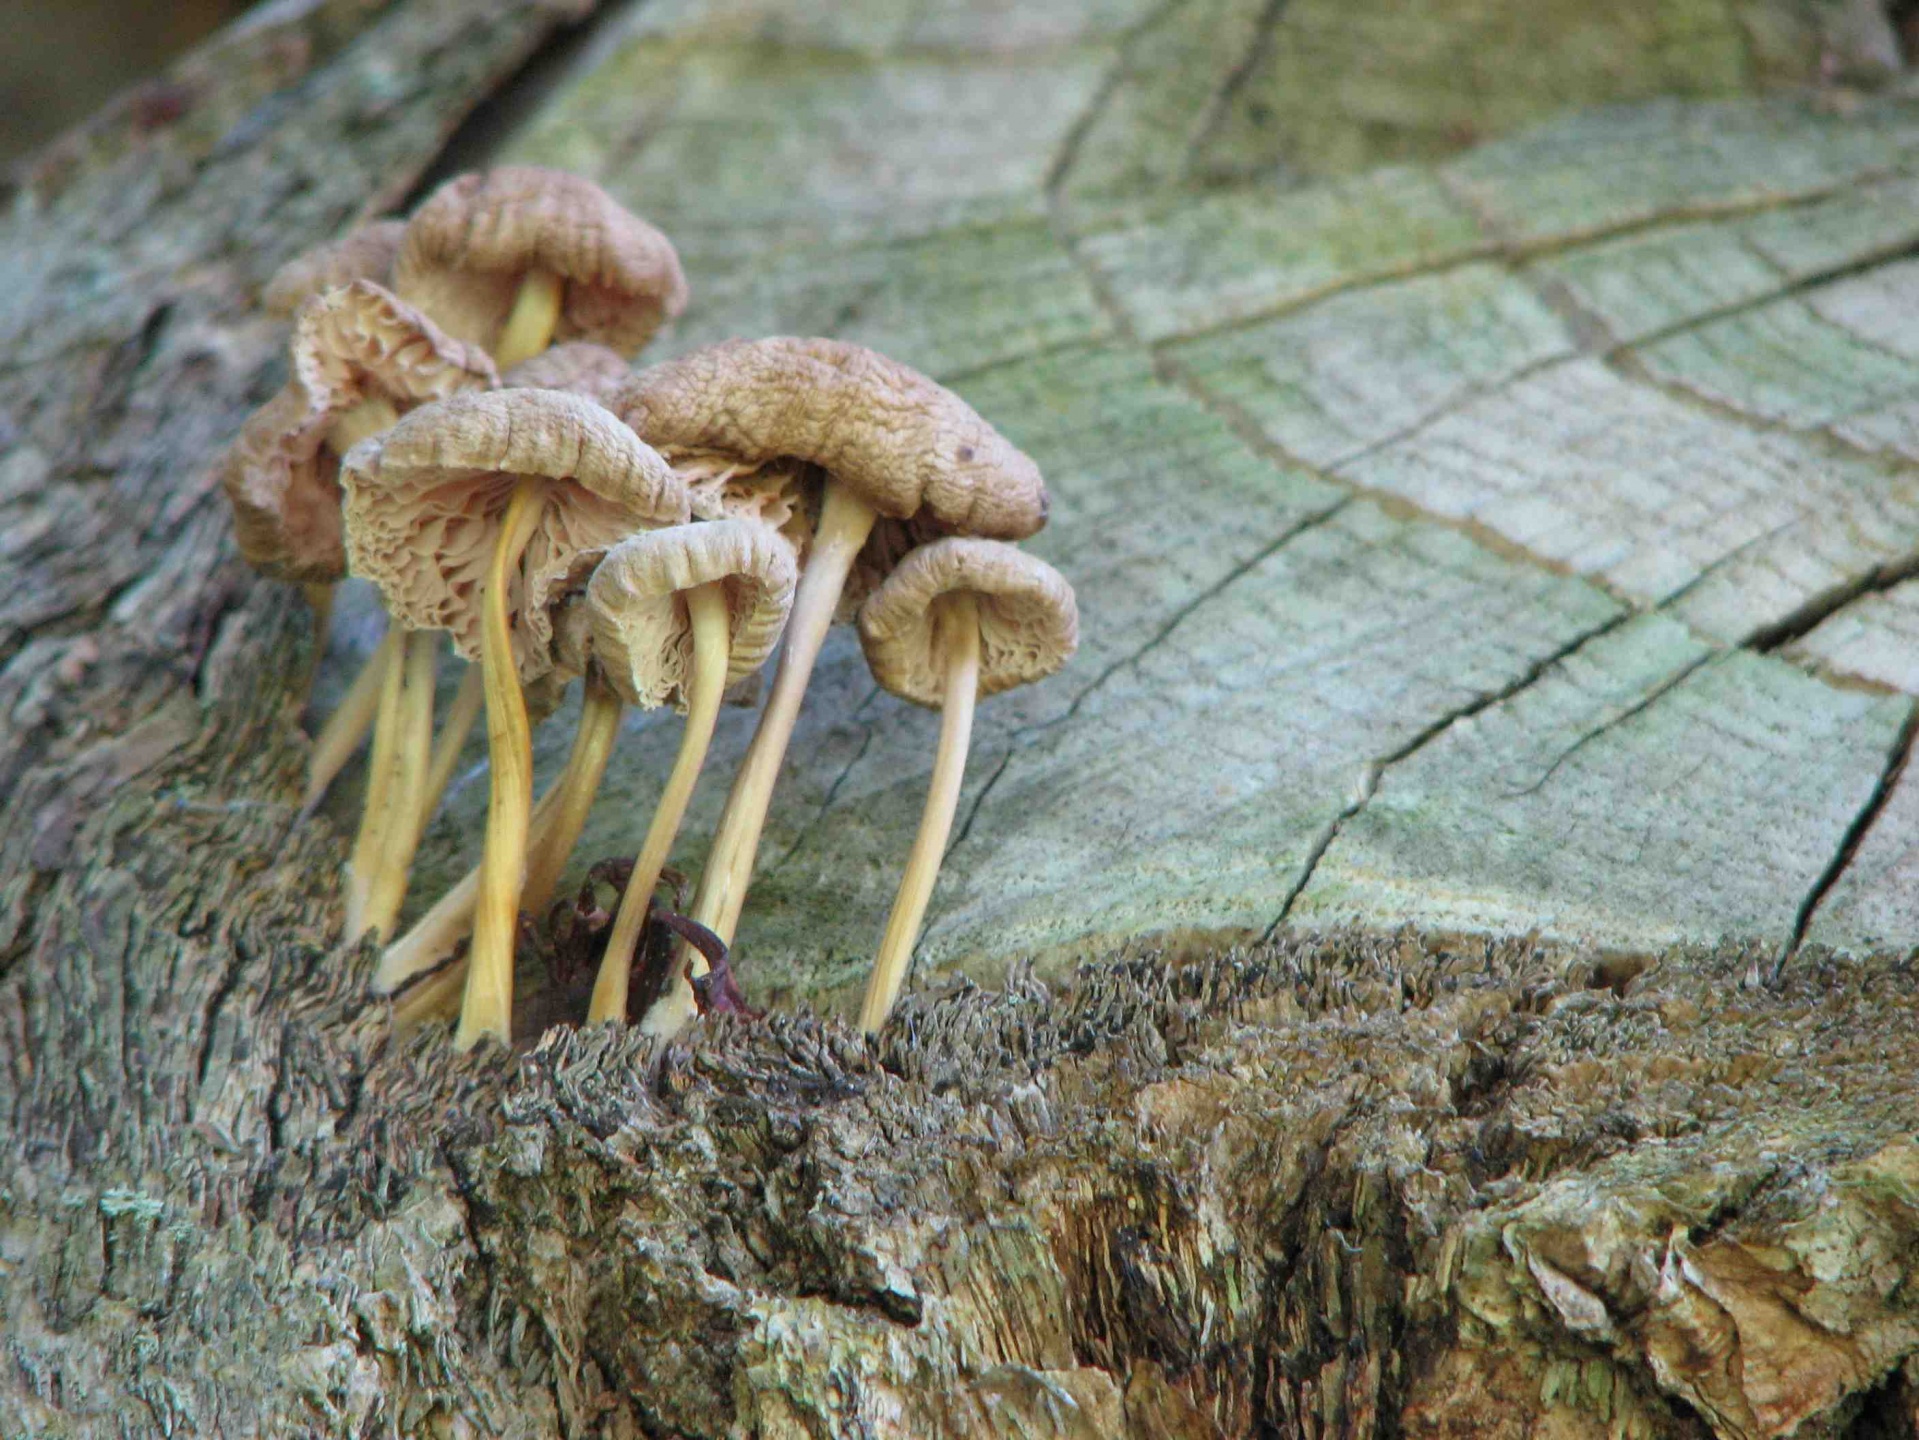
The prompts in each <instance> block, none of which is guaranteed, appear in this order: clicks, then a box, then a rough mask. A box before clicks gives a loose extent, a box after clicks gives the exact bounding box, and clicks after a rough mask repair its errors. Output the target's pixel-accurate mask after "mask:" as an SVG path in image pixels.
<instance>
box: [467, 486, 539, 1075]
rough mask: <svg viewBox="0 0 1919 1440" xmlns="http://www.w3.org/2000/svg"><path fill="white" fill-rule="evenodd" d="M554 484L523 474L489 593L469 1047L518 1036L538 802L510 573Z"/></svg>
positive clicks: (483, 641)
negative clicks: (516, 948) (521, 948)
mask: <svg viewBox="0 0 1919 1440" xmlns="http://www.w3.org/2000/svg"><path fill="white" fill-rule="evenodd" d="M545 490H546V487H545V486H544V485H542V484H541V483H540V481H538V480H536V479H533V478H530V477H528V478H523V479H522V480H521V481H520V483H519V485H518V486H517V487H516V488H515V489H514V491H513V499H512V500H511V502H509V503H508V505H507V507H506V514H505V516H504V517H503V518H502V520H501V522H500V538H499V540H498V541H497V542H496V543H495V544H494V546H493V563H492V565H491V567H490V568H489V569H488V572H487V579H486V589H485V592H484V594H483V595H482V597H481V606H482V615H481V628H480V664H481V667H482V680H483V683H484V685H485V687H486V734H487V749H488V754H489V756H490V758H491V764H492V780H493V789H492V794H491V796H490V797H489V799H488V802H487V812H486V848H485V851H484V853H483V855H482V857H481V860H480V893H479V898H478V900H477V901H476V902H475V905H474V911H473V948H472V950H471V951H469V952H468V963H467V972H466V995H465V998H464V999H463V1000H462V1002H461V1005H460V1028H459V1030H458V1031H457V1032H456V1033H455V1035H454V1038H453V1043H454V1044H455V1045H457V1046H458V1047H459V1048H460V1049H462V1050H465V1049H467V1048H469V1047H471V1046H473V1045H476V1044H478V1043H479V1041H480V1039H481V1037H482V1036H487V1035H491V1036H492V1037H493V1038H494V1039H496V1040H498V1041H500V1043H501V1044H508V1043H510V1042H511V1041H512V1038H513V942H514V939H515V932H516V931H517V929H518V927H519V915H520V889H521V886H522V885H523V884H524V883H525V881H526V831H527V819H528V812H529V811H531V810H532V808H533V736H532V729H531V727H530V726H529V725H528V723H527V718H526V696H525V695H524V694H523V693H522V691H521V689H520V676H519V670H518V668H517V667H516V666H515V664H514V661H513V635H512V632H511V630H510V629H508V626H507V613H506V593H507V581H508V577H509V576H510V574H511V573H512V571H513V568H514V566H516V565H517V564H518V563H519V559H520V554H521V552H522V551H523V550H525V549H526V546H527V542H528V541H529V540H531V539H532V537H533V531H534V529H535V528H536V527H537V526H538V524H539V522H540V511H541V507H542V505H543V504H544V502H545Z"/></svg>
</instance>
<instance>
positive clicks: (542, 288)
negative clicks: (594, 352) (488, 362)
mask: <svg viewBox="0 0 1919 1440" xmlns="http://www.w3.org/2000/svg"><path fill="white" fill-rule="evenodd" d="M564 284H565V282H564V281H562V280H561V279H560V277H559V276H558V275H555V274H554V273H553V272H552V271H551V270H538V269H535V270H529V271H527V272H526V274H525V276H524V277H522V278H521V280H520V291H519V293H518V294H517V295H515V296H514V297H513V309H512V310H511V311H510V312H509V313H508V315H507V317H506V324H505V325H504V326H502V327H501V329H500V339H499V343H498V344H496V345H495V346H494V347H493V362H494V364H496V365H498V366H499V367H500V369H501V370H502V371H506V370H510V369H512V368H513V367H514V366H515V365H518V364H519V363H520V362H521V361H522V360H531V359H532V358H533V357H534V356H535V355H538V354H539V353H540V352H541V351H542V350H544V349H546V347H547V346H548V345H550V344H552V343H553V332H554V330H555V329H556V328H557V327H558V326H559V323H560V292H561V290H562V288H563V286H564Z"/></svg>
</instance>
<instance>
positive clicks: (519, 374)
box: [501, 340, 633, 405]
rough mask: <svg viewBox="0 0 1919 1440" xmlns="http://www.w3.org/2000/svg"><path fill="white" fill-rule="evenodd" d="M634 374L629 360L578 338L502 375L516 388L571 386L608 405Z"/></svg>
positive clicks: (560, 388)
mask: <svg viewBox="0 0 1919 1440" xmlns="http://www.w3.org/2000/svg"><path fill="white" fill-rule="evenodd" d="M632 378H633V367H632V366H630V365H628V364H627V363H626V360H625V359H624V358H623V357H622V356H620V355H618V354H616V353H614V352H613V351H611V350H609V349H607V348H606V346H604V345H595V344H594V343H593V342H592V341H590V340H574V341H572V342H570V343H568V344H565V345H555V346H552V347H551V348H549V349H546V350H542V351H541V352H540V353H539V354H538V355H535V356H534V357H533V358H532V359H531V360H523V361H521V362H520V363H519V364H518V365H515V366H514V367H513V368H512V369H511V370H509V371H507V372H506V374H505V375H503V376H502V377H501V382H502V383H503V384H505V385H508V386H510V387H512V388H513V389H516V390H571V391H572V392H573V393H574V394H575V395H584V396H586V397H587V398H588V399H589V400H597V401H598V402H599V403H600V404H602V405H607V404H608V402H610V401H611V400H612V398H613V397H614V396H615V395H616V394H618V393H619V391H620V390H621V389H622V388H624V387H625V385H626V382H627V381H628V380H631V379H632Z"/></svg>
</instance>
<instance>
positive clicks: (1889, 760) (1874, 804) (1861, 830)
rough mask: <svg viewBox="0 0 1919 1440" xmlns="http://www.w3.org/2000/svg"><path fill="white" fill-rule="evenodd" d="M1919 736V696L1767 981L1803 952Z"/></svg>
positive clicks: (1756, 978)
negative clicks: (1822, 908)
mask: <svg viewBox="0 0 1919 1440" xmlns="http://www.w3.org/2000/svg"><path fill="white" fill-rule="evenodd" d="M1916 736H1919V700H1913V701H1910V702H1908V704H1907V706H1906V718H1905V721H1904V723H1903V724H1901V725H1900V727H1899V733H1898V734H1897V735H1896V736H1894V737H1893V742H1892V745H1891V747H1890V748H1889V749H1888V750H1887V752H1886V762H1885V766H1884V768H1883V769H1881V771H1880V772H1879V779H1878V781H1877V782H1876V783H1875V784H1874V785H1873V787H1872V793H1871V794H1869V795H1868V796H1866V800H1865V803H1864V804H1863V805H1861V806H1860V807H1859V811H1858V813H1857V814H1856V815H1854V816H1853V818H1852V823H1851V824H1850V825H1848V826H1847V827H1846V833H1845V834H1844V835H1843V836H1841V837H1840V841H1839V848H1838V849H1837V850H1835V851H1834V852H1833V856H1832V859H1831V861H1830V862H1828V863H1827V865H1826V868H1825V869H1824V870H1823V871H1821V872H1820V874H1819V878H1818V879H1817V880H1815V881H1814V882H1813V885H1812V888H1811V889H1810V890H1808V891H1807V892H1806V896H1805V899H1803V900H1801V901H1800V902H1799V909H1798V912H1797V913H1796V915H1795V916H1794V918H1793V924H1792V934H1791V935H1790V936H1789V937H1787V939H1786V942H1785V943H1784V944H1783V945H1781V946H1780V947H1779V950H1778V953H1777V954H1776V955H1775V956H1774V957H1773V961H1772V964H1771V966H1770V967H1769V968H1768V969H1767V970H1766V972H1765V974H1764V976H1763V983H1764V984H1765V985H1767V986H1769V987H1777V986H1778V985H1779V984H1780V982H1781V980H1782V979H1783V978H1784V975H1785V970H1786V966H1787V965H1789V964H1790V963H1791V962H1792V960H1793V959H1794V958H1795V957H1796V956H1797V955H1798V954H1799V951H1800V950H1801V949H1802V948H1803V947H1804V945H1805V943H1806V933H1807V932H1808V931H1809V930H1810V929H1811V928H1812V922H1813V917H1814V916H1815V915H1817V914H1818V912H1819V907H1820V905H1821V904H1822V903H1823V902H1824V901H1825V898H1826V896H1827V894H1828V893H1829V892H1830V891H1831V890H1832V887H1833V886H1834V885H1836V884H1838V883H1839V877H1840V876H1842V875H1844V874H1845V873H1846V870H1847V868H1848V867H1849V866H1851V864H1852V862H1853V858H1854V857H1855V856H1856V855H1858V853H1859V847H1860V846H1861V845H1863V844H1864V843H1865V840H1866V836H1867V835H1869V834H1870V833H1871V832H1872V827H1873V824H1874V823H1875V822H1876V821H1877V820H1878V819H1879V814H1880V812H1881V811H1883V810H1884V809H1885V808H1886V802H1887V801H1889V800H1890V799H1891V798H1892V794H1893V791H1895V790H1896V789H1898V787H1899V781H1900V778H1901V777H1902V776H1903V775H1904V774H1905V773H1906V766H1907V765H1908V764H1909V763H1910V762H1911V760H1912V752H1913V743H1914V738H1915V737H1916ZM1746 979H1747V983H1748V984H1756V983H1761V981H1762V977H1761V976H1760V975H1759V965H1758V962H1757V961H1755V962H1754V965H1753V968H1752V971H1751V972H1749V973H1748V975H1747V977H1746Z"/></svg>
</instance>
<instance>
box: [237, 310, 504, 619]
mask: <svg viewBox="0 0 1919 1440" xmlns="http://www.w3.org/2000/svg"><path fill="white" fill-rule="evenodd" d="M291 360H292V368H293V376H292V378H291V379H290V380H289V381H288V383H287V386H286V388H285V389H284V390H282V391H281V392H280V393H279V394H278V395H276V396H274V397H273V399H271V400H270V401H268V402H267V403H266V404H265V405H263V406H262V407H261V408H260V409H259V410H257V411H255V412H254V413H253V415H252V417H251V418H249V419H248V421H247V422H246V424H245V425H244V426H242V427H241V430H240V435H239V438H238V439H237V440H236V441H235V442H234V444H233V447H232V448H231V449H230V450H229V451H228V452H227V458H226V463H225V467H224V470H223V472H222V475H221V482H222V484H223V485H224V486H225V488H226V492H227V498H228V499H229V500H230V501H231V502H232V504H233V516H234V531H235V533H236V535H237V536H238V537H239V541H240V552H241V554H242V555H244V556H245V557H246V559H247V561H248V563H249V564H251V565H252V566H253V567H254V568H255V569H256V570H259V571H260V572H262V573H263V574H266V575H271V576H273V577H275V578H276V579H281V580H292V581H302V582H304V581H330V580H338V579H339V578H340V577H341V575H343V574H344V573H345V572H346V551H345V549H344V546H343V544H342V537H341V530H340V483H339V469H340V457H339V456H337V455H335V454H334V453H333V451H332V450H331V449H330V448H329V447H328V445H327V431H328V430H329V429H330V428H331V427H332V425H333V422H334V421H335V420H337V419H339V418H340V417H341V416H342V415H344V414H346V412H347V411H349V410H351V409H353V407H354V406H356V405H358V404H360V403H361V402H362V401H365V400H371V399H383V400H387V401H389V402H391V403H392V405H393V407H394V408H395V409H396V410H399V411H402V412H404V411H406V410H409V409H411V408H413V407H414V406H415V405H418V404H421V403H423V402H426V401H431V400H438V399H442V398H444V397H445V396H448V395H452V394H456V393H458V392H459V391H462V390H471V389H476V388H481V387H489V386H492V385H495V384H497V383H498V377H497V376H496V375H495V374H494V371H493V362H492V361H491V360H490V359H488V358H487V356H486V353H485V352H484V351H481V350H478V349H475V348H474V347H472V346H469V345H462V344H461V343H460V342H459V341H457V340H453V339H450V338H448V337H447V336H446V335H445V334H443V333H442V332H441V331H440V330H439V328H438V327H437V326H435V325H434V324H433V322H432V321H430V320H428V319H427V318H426V317H425V316H424V315H422V314H420V313H419V312H418V311H416V310H414V309H413V308H412V307H411V306H409V305H407V304H406V303H405V302H403V301H401V300H400V299H398V298H397V297H396V296H394V295H393V294H392V293H391V292H389V291H387V290H385V289H383V288H382V287H380V286H379V285H376V284H374V283H373V282H372V281H370V280H355V281H352V282H351V283H349V284H346V285H341V286H336V287H335V288H333V289H331V290H328V291H326V292H325V293H323V294H320V295H316V296H314V297H313V298H312V299H311V300H309V301H307V303H306V304H305V305H303V306H302V307H301V309H300V314H299V317H298V319H297V320H296V321H295V324H294V331H293V343H292V353H291Z"/></svg>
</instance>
